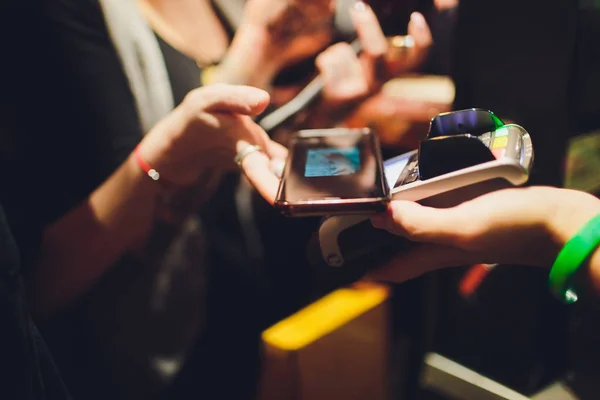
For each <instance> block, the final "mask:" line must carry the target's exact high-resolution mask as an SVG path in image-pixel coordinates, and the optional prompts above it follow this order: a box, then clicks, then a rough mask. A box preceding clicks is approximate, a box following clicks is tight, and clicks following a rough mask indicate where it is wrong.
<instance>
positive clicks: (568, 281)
mask: <svg viewBox="0 0 600 400" xmlns="http://www.w3.org/2000/svg"><path fill="white" fill-rule="evenodd" d="M598 246H600V214H598V215H596V216H595V217H594V218H592V219H591V220H590V221H588V222H587V223H586V224H585V225H584V226H583V228H581V229H580V230H579V231H578V232H577V233H576V234H575V236H573V237H572V238H571V239H570V240H569V241H568V242H567V243H566V244H565V246H564V247H563V248H562V250H561V251H560V253H558V257H556V260H555V261H554V264H553V265H552V269H551V270H550V276H549V277H548V286H549V287H550V291H551V292H552V293H553V294H554V295H555V296H556V297H558V298H559V299H560V300H562V301H563V302H565V303H566V304H571V303H574V302H576V301H577V293H576V292H575V291H574V290H573V288H572V286H571V285H572V283H573V282H572V281H573V277H574V276H575V274H576V273H577V271H578V270H579V268H581V266H582V265H583V264H584V263H585V261H586V260H587V259H588V258H589V257H590V256H591V255H592V253H593V252H594V250H596V248H597V247H598Z"/></svg>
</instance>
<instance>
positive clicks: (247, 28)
mask: <svg viewBox="0 0 600 400" xmlns="http://www.w3.org/2000/svg"><path fill="white" fill-rule="evenodd" d="M334 11H335V1H334V0H248V1H247V2H246V5H245V7H244V14H243V17H242V20H241V22H240V25H239V27H238V29H237V31H236V34H235V37H234V38H233V41H232V43H231V46H230V48H229V49H228V51H227V54H226V55H225V57H224V58H223V60H222V61H221V63H220V64H219V67H218V68H217V70H216V73H215V75H214V79H215V80H216V81H218V82H224V83H237V84H244V85H251V86H255V87H260V88H263V89H267V88H269V87H270V85H271V81H272V80H273V78H274V77H275V75H276V74H277V73H278V72H279V71H280V70H281V69H282V68H284V67H285V66H287V65H289V64H292V63H294V62H296V61H298V60H301V59H304V58H307V57H310V56H312V55H314V54H316V53H317V52H319V51H320V50H322V49H323V48H324V47H326V46H327V44H328V43H329V42H330V41H331V33H332V32H331V27H332V21H333V15H334Z"/></svg>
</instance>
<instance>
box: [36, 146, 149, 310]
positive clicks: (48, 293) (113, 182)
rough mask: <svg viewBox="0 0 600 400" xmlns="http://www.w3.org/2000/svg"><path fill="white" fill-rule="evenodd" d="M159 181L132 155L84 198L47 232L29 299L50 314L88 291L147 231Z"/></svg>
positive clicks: (39, 308) (38, 308)
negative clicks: (142, 168)
mask: <svg viewBox="0 0 600 400" xmlns="http://www.w3.org/2000/svg"><path fill="white" fill-rule="evenodd" d="M159 189H160V186H159V185H158V184H157V183H156V182H153V181H151V180H150V179H149V177H148V176H146V174H145V173H144V172H143V171H142V170H141V169H140V167H139V166H138V165H136V163H135V160H134V159H133V157H129V158H128V159H127V161H126V162H125V163H123V165H121V166H120V167H119V169H118V170H117V171H116V172H115V173H114V174H113V175H111V176H110V177H109V179H108V180H107V181H106V182H105V183H104V184H102V185H101V186H100V187H99V188H98V189H96V190H95V191H94V192H93V193H92V194H91V195H90V196H89V197H88V198H87V199H86V200H85V201H84V202H83V203H81V204H80V205H78V206H77V207H75V208H74V209H73V210H71V211H70V212H69V213H68V214H67V215H65V216H64V217H63V218H61V219H59V220H58V221H57V222H55V223H54V224H52V225H51V226H49V227H48V228H47V229H46V230H45V231H44V233H43V237H42V245H41V251H40V259H39V261H38V263H37V265H36V267H35V269H34V273H33V274H32V276H31V279H30V287H29V292H30V298H31V301H32V304H33V305H34V308H35V310H36V312H37V313H38V314H41V315H46V314H49V313H51V312H53V311H56V310H57V309H59V308H61V307H63V306H64V305H65V304H67V303H68V302H69V301H70V300H71V299H73V298H75V297H77V296H78V295H80V294H82V293H83V292H85V291H86V290H87V289H88V287H89V286H90V285H91V284H92V283H93V282H94V281H95V280H96V279H98V278H99V277H100V276H101V275H102V274H103V273H104V272H105V271H106V270H107V269H108V267H109V266H110V265H111V264H112V263H114V262H115V261H116V259H117V258H118V257H120V256H121V255H122V254H123V253H125V252H126V251H127V250H129V249H130V248H131V247H132V246H133V245H134V244H137V243H140V242H142V241H143V240H144V238H145V237H146V236H147V235H148V233H149V231H150V227H151V226H152V222H153V217H154V210H155V205H156V201H157V199H158V196H159V195H160V191H159Z"/></svg>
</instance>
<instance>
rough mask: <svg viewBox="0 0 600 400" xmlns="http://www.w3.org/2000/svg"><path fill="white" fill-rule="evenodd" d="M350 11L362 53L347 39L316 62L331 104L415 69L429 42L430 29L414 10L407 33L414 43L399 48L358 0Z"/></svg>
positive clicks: (345, 99)
mask: <svg viewBox="0 0 600 400" xmlns="http://www.w3.org/2000/svg"><path fill="white" fill-rule="evenodd" d="M350 15H351V17H352V21H353V23H354V27H355V29H356V32H357V35H358V40H359V41H360V43H361V46H362V53H361V55H360V56H357V55H356V53H355V52H354V50H353V49H352V48H351V46H350V45H349V44H348V43H337V44H335V45H333V46H331V47H329V48H328V49H326V50H325V51H323V52H322V53H321V54H319V56H318V57H317V60H316V65H317V68H318V70H319V73H320V74H321V76H322V78H323V80H324V83H325V88H324V92H323V95H324V98H325V99H326V100H327V101H328V102H330V103H334V104H336V103H337V104H339V103H342V102H347V101H351V100H356V99H360V98H362V97H365V96H366V95H368V94H371V93H373V92H375V91H377V90H379V88H380V87H381V85H383V83H385V81H387V80H388V79H389V78H390V77H392V76H395V75H397V74H399V73H404V72H409V71H413V70H416V69H417V68H418V67H419V66H420V65H421V63H422V61H423V60H424V59H425V57H426V55H427V52H428V50H429V47H430V46H431V40H432V39H431V32H430V30H429V27H428V25H427V22H426V21H425V18H424V17H423V16H422V15H421V14H419V13H413V14H412V15H411V20H410V22H409V24H408V33H409V35H410V36H411V37H412V38H413V40H414V46H413V47H410V48H403V49H398V48H396V47H394V45H393V41H392V43H390V42H388V39H387V38H386V37H385V35H384V33H383V31H382V29H381V26H380V25H379V21H378V19H377V16H376V15H375V13H374V12H373V10H372V9H371V8H370V7H369V6H368V5H366V4H365V3H363V2H361V1H359V2H357V3H356V6H355V7H354V8H352V9H351V11H350Z"/></svg>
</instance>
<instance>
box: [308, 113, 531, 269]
mask: <svg viewBox="0 0 600 400" xmlns="http://www.w3.org/2000/svg"><path fill="white" fill-rule="evenodd" d="M466 111H469V112H471V113H475V112H478V113H479V112H481V111H482V110H478V109H471V110H463V111H459V112H456V113H461V112H466ZM490 114H491V113H490ZM463 117H464V115H463ZM436 118H438V117H436ZM436 118H434V119H433V120H432V125H433V123H434V121H436ZM437 121H438V122H439V119H438V120H437ZM439 128H440V127H439V124H438V126H437V128H436V134H435V135H432V136H434V137H428V139H427V140H425V141H423V142H422V143H421V145H420V147H419V149H418V150H415V151H412V152H409V153H406V154H402V155H400V156H397V157H394V158H392V159H390V160H387V161H386V162H385V173H386V179H387V181H388V184H389V186H390V188H393V189H392V198H393V199H394V200H410V201H416V202H418V203H420V204H423V205H427V206H431V207H437V208H447V207H453V206H456V205H459V204H461V203H463V202H465V201H467V200H470V199H473V198H475V197H477V196H481V195H483V194H485V193H489V192H492V191H495V190H500V189H504V188H509V187H514V186H519V185H523V184H524V183H526V182H527V180H528V178H529V171H530V169H531V166H532V164H533V146H532V142H531V138H530V136H529V133H528V132H527V131H526V130H525V129H523V128H522V127H521V126H519V125H515V124H509V125H503V124H502V123H501V121H500V120H498V119H497V118H494V119H492V125H490V128H492V130H490V131H487V132H484V133H481V132H480V133H479V134H470V133H464V132H465V131H468V130H469V129H468V128H469V127H468V126H467V127H466V128H465V129H462V130H461V131H457V130H456V129H455V128H452V129H449V130H446V131H445V132H444V131H443V130H440V129H439ZM472 128H473V130H475V131H476V130H477V129H481V125H478V126H477V127H476V126H473V127H472ZM411 245H412V243H411V242H409V241H408V240H406V239H404V238H401V237H398V236H395V235H392V234H391V233H389V232H387V231H384V230H381V229H376V228H374V227H373V226H372V225H371V222H370V220H369V218H368V217H366V216H333V217H327V218H325V219H324V220H323V221H322V223H321V225H320V227H319V229H318V231H317V232H316V233H315V234H314V235H313V238H312V240H311V242H310V243H309V247H308V258H309V261H310V263H311V265H312V266H313V267H326V268H328V269H337V270H338V271H339V272H342V271H340V270H344V272H343V273H344V274H345V275H347V274H349V275H352V276H353V277H354V279H357V278H359V277H360V276H362V275H363V274H364V272H366V270H367V269H368V268H374V267H377V266H378V265H380V264H382V263H383V262H384V261H385V260H386V259H388V258H389V257H391V256H393V255H394V254H397V253H398V252H400V251H402V249H406V248H407V247H408V246H411Z"/></svg>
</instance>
